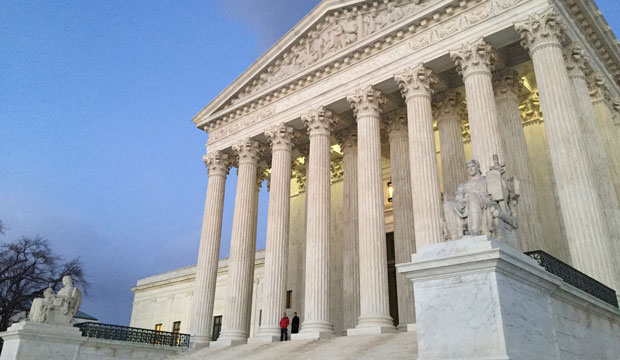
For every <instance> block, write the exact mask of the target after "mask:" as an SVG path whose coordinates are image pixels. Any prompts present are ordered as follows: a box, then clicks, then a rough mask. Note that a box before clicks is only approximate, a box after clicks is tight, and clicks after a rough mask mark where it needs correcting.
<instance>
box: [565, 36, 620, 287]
mask: <svg viewBox="0 0 620 360" xmlns="http://www.w3.org/2000/svg"><path fill="white" fill-rule="evenodd" d="M564 57H565V61H566V64H567V70H568V78H569V79H570V81H571V83H572V90H573V99H574V102H575V104H576V107H577V111H578V113H579V120H580V122H579V124H580V125H581V131H580V132H578V133H577V134H576V135H577V136H580V137H582V138H583V141H584V143H585V144H586V151H587V153H588V156H589V164H590V169H591V171H592V172H593V175H594V176H593V180H594V183H595V185H596V190H597V192H598V195H599V198H600V199H601V205H602V206H603V213H604V214H605V220H606V222H607V229H608V231H609V234H610V236H611V238H610V239H609V240H608V241H609V242H610V246H611V247H613V248H615V250H616V253H617V254H618V255H620V206H618V196H617V194H616V188H615V187H614V184H613V179H612V176H611V171H610V170H611V168H612V167H613V163H612V162H611V161H610V160H609V157H608V156H607V152H606V151H605V148H604V147H603V141H602V139H601V135H600V132H599V130H598V126H597V124H596V115H595V114H594V106H593V105H592V101H591V99H590V91H589V90H588V83H587V82H586V76H585V74H584V69H585V67H586V65H585V63H586V61H585V58H584V57H583V54H582V51H581V47H580V46H579V45H578V44H577V43H573V44H571V45H570V46H569V47H568V48H566V49H565V51H564ZM613 259H614V260H615V263H616V268H617V269H618V270H619V271H618V274H620V266H619V265H620V259H618V257H617V256H614V258H613ZM616 281H617V284H618V285H620V278H618V279H617V280H616Z"/></svg>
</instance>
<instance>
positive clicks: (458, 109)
mask: <svg viewBox="0 0 620 360" xmlns="http://www.w3.org/2000/svg"><path fill="white" fill-rule="evenodd" d="M432 104H433V112H434V115H435V117H437V118H439V117H441V116H455V117H459V119H460V118H461V115H462V114H463V112H465V103H464V102H463V95H462V94H461V93H460V92H459V91H456V90H454V89H449V90H446V91H442V92H440V93H438V94H437V95H435V96H434V98H433V103H432Z"/></svg>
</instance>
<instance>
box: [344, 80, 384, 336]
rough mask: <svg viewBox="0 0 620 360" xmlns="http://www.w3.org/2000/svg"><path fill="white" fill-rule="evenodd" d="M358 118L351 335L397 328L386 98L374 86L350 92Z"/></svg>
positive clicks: (348, 98)
mask: <svg viewBox="0 0 620 360" xmlns="http://www.w3.org/2000/svg"><path fill="white" fill-rule="evenodd" d="M347 101H348V102H349V105H351V108H352V109H353V114H354V115H355V117H356V120H357V181H358V183H357V184H358V192H357V194H358V201H359V266H360V317H359V319H358V322H357V326H356V328H355V329H349V330H348V331H347V335H363V334H381V333H386V332H393V331H394V325H393V322H392V318H391V317H390V301H389V292H388V275H387V249H386V243H385V241H386V240H385V215H384V208H383V178H382V176H381V135H380V129H381V123H380V121H381V112H382V111H383V105H384V104H385V101H386V100H385V98H384V97H383V95H382V94H381V92H380V91H379V90H376V89H375V88H373V87H372V86H369V87H367V88H365V89H359V90H358V91H357V92H356V93H355V94H353V95H351V96H347Z"/></svg>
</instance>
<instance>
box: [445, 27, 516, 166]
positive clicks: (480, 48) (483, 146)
mask: <svg viewBox="0 0 620 360" xmlns="http://www.w3.org/2000/svg"><path fill="white" fill-rule="evenodd" d="M450 57H451V58H452V60H453V61H454V62H455V64H456V69H457V71H458V72H459V73H460V74H461V75H463V82H464V83H465V95H466V96H467V116H468V117H469V129H470V133H471V146H472V153H473V158H474V159H476V160H478V161H479V162H480V169H482V171H483V172H485V171H487V170H488V169H489V167H490V166H491V165H492V162H493V155H495V154H497V155H498V156H499V159H500V162H503V161H504V160H505V154H504V146H503V144H502V138H501V133H500V129H499V120H498V117H497V108H496V105H495V100H494V99H493V84H492V81H491V71H492V70H493V62H494V61H495V56H494V54H493V50H492V48H491V45H489V44H487V43H486V42H484V40H482V39H479V40H477V41H474V42H473V43H465V44H463V45H462V46H461V48H459V49H457V50H454V51H450Z"/></svg>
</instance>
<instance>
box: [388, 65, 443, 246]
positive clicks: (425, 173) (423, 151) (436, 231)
mask: <svg viewBox="0 0 620 360" xmlns="http://www.w3.org/2000/svg"><path fill="white" fill-rule="evenodd" d="M394 78H395V79H396V81H397V83H398V85H399V87H400V90H401V93H402V95H403V97H405V99H406V103H407V120H408V129H409V158H410V163H411V171H415V174H412V175H411V190H412V191H413V194H412V199H413V215H414V216H415V247H416V249H417V250H418V251H419V250H420V249H421V248H422V247H424V246H426V245H432V244H436V243H440V242H442V241H443V239H444V237H443V231H442V226H441V193H440V190H439V175H438V172H437V156H436V154H435V134H434V131H433V116H432V110H431V94H432V88H431V87H432V85H433V84H434V83H435V82H436V80H435V79H434V77H433V76H432V74H431V71H430V69H427V68H425V67H423V66H418V67H416V68H412V69H407V70H405V72H403V73H401V74H399V75H396V76H394Z"/></svg>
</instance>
